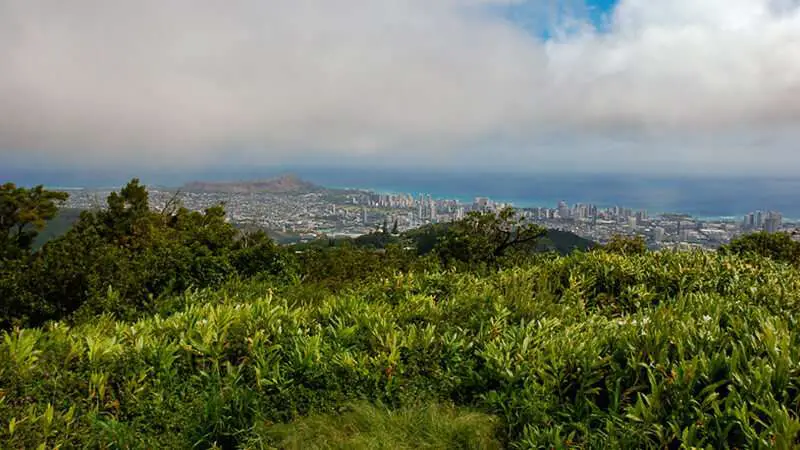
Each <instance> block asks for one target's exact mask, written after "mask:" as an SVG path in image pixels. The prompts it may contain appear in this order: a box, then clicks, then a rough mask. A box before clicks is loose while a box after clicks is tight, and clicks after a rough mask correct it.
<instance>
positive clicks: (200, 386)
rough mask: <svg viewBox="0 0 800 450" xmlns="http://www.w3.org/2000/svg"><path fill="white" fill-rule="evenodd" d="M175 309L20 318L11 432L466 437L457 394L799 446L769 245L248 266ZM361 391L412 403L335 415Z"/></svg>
mask: <svg viewBox="0 0 800 450" xmlns="http://www.w3.org/2000/svg"><path fill="white" fill-rule="evenodd" d="M107 294H108V293H107ZM310 296H315V297H314V300H313V301H309V297H310ZM161 311H163V313H160V314H154V315H151V316H149V317H146V318H143V319H141V320H138V321H134V322H124V321H118V320H114V319H112V318H110V317H108V316H101V317H98V318H96V319H95V320H93V321H91V322H85V323H82V324H79V325H75V326H70V325H68V324H64V323H54V324H50V325H48V326H46V327H45V328H43V329H16V330H11V331H8V332H5V333H3V335H2V338H0V386H2V392H0V442H3V443H4V445H5V446H7V447H9V448H37V446H39V445H42V444H44V445H45V446H46V447H47V448H50V447H60V448H84V447H105V448H109V447H113V448H117V447H120V448H189V447H193V446H196V447H206V448H207V447H212V446H214V445H216V446H218V447H221V448H237V447H242V448H243V447H248V446H249V447H256V446H257V444H258V443H267V444H270V445H275V443H278V444H279V443H280V442H284V444H283V445H286V446H290V445H291V442H292V440H294V441H295V442H298V443H300V442H307V441H304V440H305V439H306V438H307V437H309V435H308V433H307V431H305V430H306V429H307V427H309V426H314V425H317V424H319V426H321V427H323V426H324V429H325V433H326V434H324V436H328V439H327V440H328V441H329V442H330V443H331V444H332V445H333V444H335V443H336V442H337V440H342V442H344V444H342V445H347V444H349V443H358V442H362V440H363V441H364V442H374V443H380V442H383V441H382V439H384V438H385V437H386V436H387V433H390V434H391V436H392V437H409V439H412V438H413V437H414V436H417V435H419V436H418V437H419V440H413V439H412V440H409V441H406V442H409V445H425V443H430V445H432V446H435V445H438V444H437V443H450V442H453V439H455V440H460V439H462V437H463V436H464V435H463V434H462V431H463V427H461V425H459V423H462V422H460V419H459V418H460V417H462V416H461V414H460V413H453V414H454V415H452V416H449V417H450V419H447V420H446V421H445V422H444V423H443V424H441V426H439V425H437V424H436V423H431V422H437V421H438V420H440V419H438V418H436V417H439V416H441V415H439V416H437V415H436V414H439V413H435V414H434V413H431V414H430V415H427V414H428V413H425V412H424V410H423V411H420V412H419V415H414V414H415V413H412V411H414V410H415V408H419V405H426V404H430V405H434V404H451V403H452V404H454V405H455V406H456V407H457V408H459V409H458V411H463V408H468V409H470V410H475V411H479V412H481V413H483V414H486V415H489V416H492V417H496V420H497V421H498V422H497V425H498V429H499V430H500V431H499V432H500V437H499V440H500V441H501V442H502V443H503V444H504V445H507V446H509V447H512V448H531V447H533V448H541V447H544V448H563V447H567V446H575V447H580V448H691V447H696V448H771V447H777V448H793V447H795V446H796V445H797V443H798V442H800V441H798V438H799V437H800V434H798V433H799V432H800V422H799V421H798V413H800V410H798V404H800V370H798V364H799V363H798V361H800V345H798V343H800V332H799V331H798V325H797V320H796V319H795V318H796V317H797V316H798V313H799V312H800V272H798V270H797V269H795V268H793V267H791V266H789V265H786V264H781V263H778V262H775V261H772V260H770V259H765V258H759V257H756V256H753V257H748V258H742V257H740V256H736V255H721V254H709V253H704V252H698V253H681V254H678V253H670V252H652V253H646V254H643V255H632V256H624V255H619V254H612V253H606V252H591V253H585V254H574V255H571V256H569V257H557V258H547V259H542V260H540V261H538V262H536V263H535V264H531V265H528V266H521V267H514V268H509V269H504V270H500V271H496V272H493V273H489V274H487V275H476V274H472V273H465V272H454V271H441V270H435V269H431V270H426V271H416V270H409V271H407V272H399V273H393V274H388V275H382V276H376V277H374V278H370V279H368V280H364V282H362V283H358V284H353V285H351V286H349V287H347V286H343V287H342V288H341V289H339V290H338V291H337V293H335V294H329V293H326V292H325V291H324V290H323V291H320V290H318V289H314V285H313V284H306V283H294V284H279V283H278V284H276V282H275V281H274V280H260V281H249V282H243V281H231V282H229V283H226V284H223V285H222V287H221V288H219V290H215V289H206V290H187V291H185V292H184V293H183V294H181V295H179V296H178V297H176V298H175V301H174V302H172V303H169V304H167V303H165V304H164V309H163V310H161ZM362 401H366V402H368V403H370V404H384V405H386V407H387V408H389V409H391V410H393V411H400V412H399V413H391V414H390V413H385V414H384V413H383V412H381V413H378V412H375V410H367V411H373V412H367V413H364V412H354V413H351V414H349V415H348V413H345V414H343V415H341V416H336V415H335V414H337V413H339V412H340V408H341V407H342V406H343V405H347V404H351V403H352V402H362ZM432 408H434V409H433V411H436V408H435V407H432ZM440 412H441V410H440ZM373 413H374V414H373ZM409 414H410V415H409ZM442 414H444V415H445V416H448V415H449V413H447V412H446V411H445V412H443V413H442ZM364 415H367V416H370V417H372V416H374V417H372V418H370V419H369V421H368V422H369V423H368V424H366V425H364V426H363V427H362V426H360V425H359V427H358V428H357V433H356V432H354V433H349V432H348V430H347V429H345V428H341V429H340V430H339V431H340V433H339V434H334V431H335V430H332V429H331V427H332V426H334V425H335V424H336V423H339V424H341V425H342V427H344V426H345V425H346V424H348V423H355V422H359V421H360V420H361V419H359V417H363V416H364ZM304 417H311V418H307V419H304ZM481 417H483V416H481ZM476 420H478V419H476ZM486 420H487V421H489V420H490V419H488V418H486ZM478 422H480V423H485V424H488V422H483V420H482V419H481V420H478ZM282 423H293V424H294V425H289V426H288V428H286V427H282V426H280V425H274V424H282ZM359 423H361V422H359ZM409 423H414V424H416V425H414V428H413V430H414V431H413V432H408V431H404V430H403V429H396V428H395V426H401V425H402V426H403V427H404V426H406V425H403V424H409ZM448 423H449V424H450V425H448ZM325 424H327V425H325ZM451 425H452V426H451ZM273 426H274V427H275V428H273ZM304 427H306V428H304ZM486 427H489V425H486ZM475 428H476V432H477V433H479V436H484V437H486V438H488V435H487V434H486V433H488V430H489V428H478V425H476V427H475ZM280 430H282V431H280ZM381 430H384V431H385V432H386V433H384V432H383V431H381ZM459 430H461V431H459ZM481 430H483V431H481ZM459 436H461V437H459ZM351 438H352V439H353V441H348V439H351ZM309 439H312V438H311V437H309ZM282 440H285V441H282ZM314 442H319V441H314V440H313V439H312V440H311V442H310V444H314ZM487 442H488V441H487ZM448 445H449V444H448Z"/></svg>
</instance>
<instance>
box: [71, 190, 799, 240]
mask: <svg viewBox="0 0 800 450" xmlns="http://www.w3.org/2000/svg"><path fill="white" fill-rule="evenodd" d="M295 181H296V182H298V183H301V182H302V180H295ZM212 186H213V185H212ZM109 192H110V191H102V190H93V189H84V190H78V191H74V192H73V196H71V198H70V200H68V203H67V206H69V207H72V208H79V209H82V208H83V209H85V208H93V207H98V206H101V205H102V197H103V196H104V195H106V194H108V193H109ZM176 192H179V195H180V197H179V198H180V200H181V201H182V202H183V204H184V205H185V206H186V207H187V208H189V209H192V210H202V209H204V208H207V207H209V206H212V205H215V204H219V203H223V204H225V206H226V211H227V213H228V218H229V220H230V221H231V222H234V223H237V224H241V225H246V226H257V227H259V228H264V229H268V230H271V231H272V232H275V233H280V234H281V236H283V238H284V239H298V240H300V241H308V240H314V239H318V238H320V237H323V236H353V237H354V236H359V235H362V234H368V233H371V232H374V231H376V230H381V229H383V230H386V229H387V227H389V226H391V227H392V229H395V228H396V229H398V230H400V231H407V230H411V229H414V228H418V227H421V226H425V225H429V224H435V223H445V222H452V221H455V220H460V219H462V218H464V217H465V215H466V213H468V212H470V211H482V212H496V211H499V210H500V209H502V208H504V207H506V206H512V207H513V206H515V205H513V204H510V203H506V202H501V201H496V200H492V199H491V198H489V197H475V198H474V199H473V200H472V201H471V202H462V201H460V200H459V199H452V198H451V199H447V198H434V197H433V196H432V195H430V194H424V193H416V194H412V193H380V192H375V191H371V190H328V189H325V188H320V189H314V190H313V191H311V192H303V191H301V192H296V193H270V192H258V191H255V192H234V193H231V192H222V191H219V192H216V191H213V190H211V191H207V190H204V191H192V190H186V191H175V190H168V191H163V190H159V189H157V188H156V189H151V195H152V206H153V207H154V208H156V209H158V208H159V207H163V205H164V204H166V203H167V202H169V201H172V200H173V199H174V196H175V194H176ZM517 210H518V212H519V214H520V215H521V217H523V218H524V219H525V220H528V221H531V222H533V223H537V224H541V225H544V226H546V227H548V228H550V229H555V230H560V231H568V232H571V233H574V234H576V235H578V236H580V237H583V238H586V239H590V240H592V241H595V242H599V243H604V242H606V241H608V240H609V239H611V238H612V237H613V236H616V235H630V236H643V237H644V238H645V239H646V240H647V242H648V245H649V246H650V247H651V248H671V249H692V248H705V249H714V248H717V247H719V246H720V245H723V244H725V243H727V242H730V241H731V240H732V239H733V238H735V237H737V236H741V235H742V234H746V233H749V232H754V231H766V232H770V233H772V232H777V231H784V230H794V229H795V225H796V224H795V223H794V222H793V221H791V220H788V219H784V218H783V216H782V215H781V213H779V212H775V211H765V212H762V211H755V212H753V213H749V214H748V215H746V216H744V218H743V220H742V219H741V218H740V220H738V221H737V220H721V219H704V218H698V217H692V216H690V215H686V214H679V213H667V212H662V213H649V212H648V211H647V210H642V209H634V208H628V207H625V206H619V205H617V206H613V207H602V206H598V205H595V204H592V203H573V204H568V203H567V202H565V201H560V202H558V203H557V204H556V205H547V206H541V207H522V208H519V207H517ZM290 236H294V238H292V237H290Z"/></svg>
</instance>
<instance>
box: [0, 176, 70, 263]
mask: <svg viewBox="0 0 800 450" xmlns="http://www.w3.org/2000/svg"><path fill="white" fill-rule="evenodd" d="M68 196H69V195H68V194H67V193H65V192H57V191H48V190H46V189H44V187H42V186H41V185H39V186H36V187H34V188H31V189H26V188H22V187H17V186H16V185H14V184H13V183H6V184H3V185H1V186H0V259H11V258H18V257H20V256H23V255H25V254H27V253H29V252H30V249H31V246H32V245H33V241H34V239H36V235H37V234H38V233H39V231H41V230H42V228H44V226H45V224H46V223H47V221H48V220H50V219H52V218H53V217H55V215H56V213H57V212H58V206H59V203H61V202H63V201H65V200H66V199H67V198H68Z"/></svg>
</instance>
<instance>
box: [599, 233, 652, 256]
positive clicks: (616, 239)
mask: <svg viewBox="0 0 800 450" xmlns="http://www.w3.org/2000/svg"><path fill="white" fill-rule="evenodd" d="M600 249H601V250H603V251H605V252H608V253H617V254H620V255H643V254H645V253H646V252H647V243H646V242H645V241H644V238H643V237H642V236H621V235H615V236H612V237H611V239H610V240H609V241H608V242H607V243H606V244H605V245H604V246H602V247H600Z"/></svg>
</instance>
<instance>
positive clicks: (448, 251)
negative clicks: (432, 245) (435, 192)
mask: <svg viewBox="0 0 800 450" xmlns="http://www.w3.org/2000/svg"><path fill="white" fill-rule="evenodd" d="M546 233H547V230H546V229H544V228H542V227H540V226H538V225H535V224H532V223H526V222H525V220H524V219H523V218H522V217H520V216H519V215H518V214H517V212H516V211H515V210H514V209H512V208H504V209H503V210H501V211H499V212H497V213H494V212H471V213H469V214H467V217H465V218H464V219H462V220H460V221H457V222H454V223H453V224H451V225H450V226H449V227H448V229H447V233H446V234H445V235H444V236H443V237H442V238H441V239H440V240H439V242H438V243H437V245H436V249H435V250H436V252H437V253H438V254H439V255H440V256H441V257H442V259H443V260H444V261H448V262H458V263H462V264H466V265H469V266H474V265H479V264H488V265H490V266H495V265H497V264H498V262H499V261H500V260H501V259H503V258H504V257H507V256H509V253H510V252H511V251H512V250H517V251H522V252H523V253H530V252H531V251H532V250H531V249H533V248H535V246H536V243H537V241H538V240H539V239H540V238H541V237H542V236H544V235H545V234H546Z"/></svg>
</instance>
